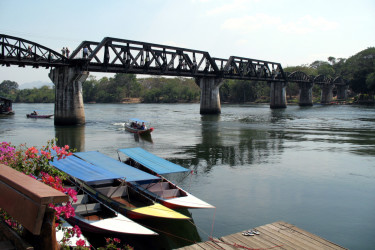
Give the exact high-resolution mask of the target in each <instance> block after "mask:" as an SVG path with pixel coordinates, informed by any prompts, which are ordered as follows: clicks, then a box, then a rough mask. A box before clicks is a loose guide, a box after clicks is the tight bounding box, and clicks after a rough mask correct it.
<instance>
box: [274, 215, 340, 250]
mask: <svg viewBox="0 0 375 250" xmlns="http://www.w3.org/2000/svg"><path fill="white" fill-rule="evenodd" d="M272 225H274V226H276V227H278V228H280V229H281V230H285V231H287V232H288V233H291V234H292V235H294V236H295V237H298V238H300V239H302V240H304V241H305V242H308V243H309V244H313V245H315V246H317V247H318V248H319V249H322V248H324V249H333V248H332V247H331V246H330V245H329V244H325V243H322V242H320V241H319V240H317V239H318V238H319V237H318V236H317V235H313V234H311V235H310V236H307V235H305V234H302V233H300V232H298V231H297V230H294V228H295V226H293V227H290V226H288V225H286V224H285V223H278V222H275V223H272Z"/></svg>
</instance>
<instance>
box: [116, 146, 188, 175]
mask: <svg viewBox="0 0 375 250" xmlns="http://www.w3.org/2000/svg"><path fill="white" fill-rule="evenodd" d="M118 151H120V152H121V153H124V154H125V155H127V156H128V157H129V158H131V159H133V160H134V161H136V162H138V163H140V164H142V165H143V166H145V167H146V168H148V169H150V170H152V171H153V172H155V173H157V174H160V175H163V174H170V173H178V172H186V171H189V169H186V168H184V167H181V166H180V165H177V164H174V163H172V162H170V161H167V160H165V159H163V158H160V157H159V156H156V155H154V154H151V153H150V152H148V151H146V150H144V149H142V148H124V149H119V150H118Z"/></svg>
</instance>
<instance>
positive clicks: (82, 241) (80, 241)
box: [76, 239, 86, 247]
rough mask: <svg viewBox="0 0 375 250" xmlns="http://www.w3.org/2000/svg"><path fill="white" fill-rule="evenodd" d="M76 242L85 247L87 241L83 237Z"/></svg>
mask: <svg viewBox="0 0 375 250" xmlns="http://www.w3.org/2000/svg"><path fill="white" fill-rule="evenodd" d="M76 244H77V246H80V247H84V246H85V245H86V244H85V241H84V240H83V239H79V240H77V242H76Z"/></svg>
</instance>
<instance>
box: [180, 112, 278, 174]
mask: <svg viewBox="0 0 375 250" xmlns="http://www.w3.org/2000/svg"><path fill="white" fill-rule="evenodd" d="M271 116H272V118H271V119H272V120H274V121H275V122H276V121H277V120H279V121H280V120H281V119H284V118H283V117H285V115H283V113H282V111H278V112H274V113H272V115H271ZM201 123H202V124H201V137H202V142H201V143H198V144H196V145H193V146H188V147H185V153H186V154H188V155H189V156H190V157H189V159H179V160H176V162H177V164H180V165H182V166H193V168H194V170H197V169H198V166H200V167H202V166H203V171H204V172H209V171H211V169H212V168H213V167H214V166H215V165H229V166H231V167H238V166H241V165H249V164H250V165H251V164H259V163H266V162H268V161H271V160H272V161H273V160H274V158H272V157H273V156H274V155H280V153H282V152H283V150H284V147H283V143H284V141H285V139H284V137H285V133H284V132H283V131H272V130H262V129H259V127H258V126H256V127H253V121H252V119H251V118H241V119H240V118H238V119H237V121H235V122H223V121H220V116H212V115H210V116H207V115H206V116H202V117H201ZM233 126H234V127H233Z"/></svg>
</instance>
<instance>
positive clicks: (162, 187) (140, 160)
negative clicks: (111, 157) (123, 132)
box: [118, 148, 214, 209]
mask: <svg viewBox="0 0 375 250" xmlns="http://www.w3.org/2000/svg"><path fill="white" fill-rule="evenodd" d="M118 151H119V152H121V153H124V154H125V155H127V156H128V157H129V158H128V159H127V160H126V161H125V163H126V164H128V165H130V166H133V167H135V168H138V169H140V170H142V171H145V172H148V173H151V174H154V175H156V176H160V177H161V179H160V180H159V181H158V182H149V183H140V182H131V184H132V185H133V187H134V188H136V189H137V190H138V191H140V192H142V193H144V194H146V195H148V196H149V197H151V198H152V199H155V200H157V201H158V202H160V203H161V204H163V205H164V206H166V207H169V208H172V209H175V208H214V206H212V205H211V204H208V203H207V202H205V201H203V200H201V199H199V198H197V197H195V196H194V195H192V194H190V193H189V192H187V191H185V190H183V189H182V188H181V187H179V186H177V185H175V184H174V183H172V182H171V181H169V180H167V179H166V178H164V177H162V175H163V174H171V173H178V172H187V171H189V170H188V169H186V168H184V167H181V166H179V165H177V164H174V163H172V162H170V161H167V160H165V159H163V158H160V157H158V156H156V155H154V154H151V153H150V152H148V151H146V150H144V149H142V148H126V149H119V150H118Z"/></svg>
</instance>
